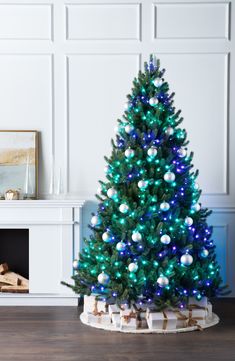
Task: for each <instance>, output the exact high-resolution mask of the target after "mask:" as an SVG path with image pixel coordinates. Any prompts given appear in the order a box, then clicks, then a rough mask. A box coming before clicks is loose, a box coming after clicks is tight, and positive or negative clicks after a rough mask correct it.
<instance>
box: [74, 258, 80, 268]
mask: <svg viewBox="0 0 235 361" xmlns="http://www.w3.org/2000/svg"><path fill="white" fill-rule="evenodd" d="M78 266H79V261H78V259H75V260H74V261H73V269H78Z"/></svg>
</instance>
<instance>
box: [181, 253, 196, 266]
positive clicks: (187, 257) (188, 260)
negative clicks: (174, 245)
mask: <svg viewBox="0 0 235 361" xmlns="http://www.w3.org/2000/svg"><path fill="white" fill-rule="evenodd" d="M180 262H181V263H182V264H183V265H184V266H190V265H191V264H192V263H193V257H192V256H191V254H188V253H186V254H183V255H182V256H181V257H180Z"/></svg>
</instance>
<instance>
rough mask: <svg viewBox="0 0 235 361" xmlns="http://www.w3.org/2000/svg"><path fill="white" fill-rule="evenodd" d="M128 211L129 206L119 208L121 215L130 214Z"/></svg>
mask: <svg viewBox="0 0 235 361" xmlns="http://www.w3.org/2000/svg"><path fill="white" fill-rule="evenodd" d="M128 210H129V207H128V205H127V204H125V203H123V204H121V205H120V207H119V211H120V212H121V213H126V212H128Z"/></svg>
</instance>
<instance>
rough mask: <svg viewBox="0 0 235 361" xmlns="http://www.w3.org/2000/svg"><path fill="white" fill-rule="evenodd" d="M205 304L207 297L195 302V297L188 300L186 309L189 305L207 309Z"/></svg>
mask: <svg viewBox="0 0 235 361" xmlns="http://www.w3.org/2000/svg"><path fill="white" fill-rule="evenodd" d="M207 304H208V299H207V297H202V298H201V299H200V300H197V299H196V298H195V297H189V299H188V307H187V308H189V306H190V305H196V306H199V307H205V308H207Z"/></svg>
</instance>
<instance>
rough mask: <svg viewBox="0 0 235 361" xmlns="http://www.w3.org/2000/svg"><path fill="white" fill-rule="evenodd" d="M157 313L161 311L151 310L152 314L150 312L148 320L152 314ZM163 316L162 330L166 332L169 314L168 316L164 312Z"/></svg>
mask: <svg viewBox="0 0 235 361" xmlns="http://www.w3.org/2000/svg"><path fill="white" fill-rule="evenodd" d="M155 312H157V313H159V312H160V311H159V309H156V310H154V309H153V310H151V311H150V312H148V313H147V314H146V318H149V314H150V313H155ZM162 314H163V322H162V330H166V329H167V323H168V317H167V314H166V312H165V311H162Z"/></svg>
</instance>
